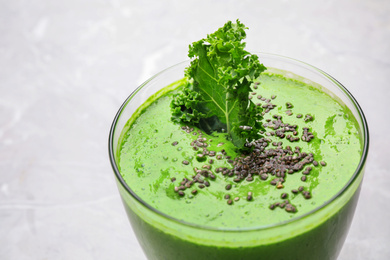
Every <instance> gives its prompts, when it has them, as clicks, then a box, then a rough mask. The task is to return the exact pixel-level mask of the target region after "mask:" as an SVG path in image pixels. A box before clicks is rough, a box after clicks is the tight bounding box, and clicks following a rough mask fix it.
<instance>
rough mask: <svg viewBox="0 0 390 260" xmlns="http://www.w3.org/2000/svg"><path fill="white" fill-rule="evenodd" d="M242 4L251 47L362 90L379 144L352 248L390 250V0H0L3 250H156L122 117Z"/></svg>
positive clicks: (1, 254) (9, 254)
mask: <svg viewBox="0 0 390 260" xmlns="http://www.w3.org/2000/svg"><path fill="white" fill-rule="evenodd" d="M237 18H239V19H240V20H241V21H242V22H243V23H244V24H246V25H247V26H248V27H249V28H250V29H249V30H248V37H247V47H248V49H249V50H250V51H262V52H271V53H277V54H281V55H285V56H290V57H294V58H296V59H299V60H302V61H306V62H308V63H310V64H312V65H314V66H317V67H319V68H321V69H323V70H324V71H326V72H328V73H329V74H331V75H333V76H334V77H335V78H336V79H338V80H339V81H340V82H341V83H342V84H344V85H345V86H346V87H347V88H348V89H349V90H350V91H351V92H352V94H353V95H354V96H355V98H356V99H357V100H358V102H359V103H360V105H361V107H362V108H363V110H364V111H365V114H366V117H367V119H368V122H369V126H370V131H371V146H370V155H369V159H368V161H367V166H366V175H365V179H364V184H363V187H362V191H361V197H360V201H359V204H358V207H357V210H356V215H355V218H354V220H353V223H352V227H351V230H350V233H349V236H348V238H347V241H346V243H345V245H344V248H343V250H342V252H341V255H340V259H345V260H347V259H354V260H358V259H364V260H366V259H389V258H390V246H389V242H390V236H389V234H390V224H389V223H390V221H389V220H390V211H389V201H390V200H389V199H390V173H389V172H388V169H389V167H388V164H387V163H388V162H389V148H388V147H389V146H390V143H389V137H388V133H389V130H388V129H389V127H390V124H389V115H388V107H389V105H388V100H389V98H390V94H389V89H390V88H389V80H390V76H389V75H390V1H389V0H340V1H336V0H334V1H287V0H286V1H280V0H278V1H244V0H240V1H227V0H225V1H200V0H197V1H184V0H169V1H145V0H143V1H141V0H139V1H135V0H132V1H119V0H115V1H114V0H113V1H103V0H100V1H99V0H88V1H81V0H67V1H54V0H53V1H50V0H46V1H44V0H35V1H31V0H9V1H6V0H0V259H18V260H23V259H83V260H87V259H134V260H140V259H145V257H144V255H143V253H142V250H141V249H140V247H139V245H138V243H137V241H136V238H135V237H134V235H133V233H132V230H131V227H130V225H129V223H128V221H127V218H126V215H125V211H124V209H123V208H122V205H121V201H120V198H119V195H118V192H117V188H116V186H115V181H114V176H113V174H112V171H111V167H110V165H109V161H108V153H107V137H108V132H109V128H110V124H111V122H112V119H113V117H114V115H115V113H116V111H117V109H118V108H119V106H120V105H121V103H122V102H123V101H124V100H125V98H126V97H127V96H128V95H129V94H130V93H131V92H132V90H134V89H135V88H136V87H137V86H138V85H139V84H140V83H142V82H143V81H145V80H146V79H147V78H149V77H150V76H152V75H153V74H154V73H157V72H159V71H160V70H162V69H164V68H166V67H168V66H171V65H173V64H176V63H178V62H180V61H182V60H185V59H186V56H187V47H188V44H189V43H191V42H193V41H195V40H198V39H200V38H202V37H204V36H205V35H206V34H207V33H211V32H213V31H214V30H215V29H217V28H219V27H220V26H222V25H223V24H224V23H225V22H226V21H227V20H236V19H237Z"/></svg>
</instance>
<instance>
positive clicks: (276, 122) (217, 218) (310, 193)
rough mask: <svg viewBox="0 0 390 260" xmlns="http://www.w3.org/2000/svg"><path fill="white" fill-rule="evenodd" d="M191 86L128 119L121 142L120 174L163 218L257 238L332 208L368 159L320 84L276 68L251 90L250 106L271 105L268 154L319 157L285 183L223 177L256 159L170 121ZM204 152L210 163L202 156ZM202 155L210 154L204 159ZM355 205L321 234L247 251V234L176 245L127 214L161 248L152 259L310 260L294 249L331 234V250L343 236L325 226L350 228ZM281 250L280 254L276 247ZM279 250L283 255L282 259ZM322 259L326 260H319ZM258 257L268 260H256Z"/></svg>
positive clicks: (172, 89)
mask: <svg viewBox="0 0 390 260" xmlns="http://www.w3.org/2000/svg"><path fill="white" fill-rule="evenodd" d="M305 81H306V82H305ZM184 82H185V80H182V81H179V82H176V83H175V84H173V86H169V87H167V88H166V89H163V90H161V91H160V92H159V93H158V94H156V95H154V96H153V97H152V98H150V99H149V100H147V102H145V103H144V105H143V106H142V107H141V108H140V109H139V110H138V111H137V113H135V114H134V116H133V117H132V118H130V120H129V122H128V124H127V126H126V128H125V130H124V132H123V133H122V139H121V141H120V148H119V153H118V168H119V171H120V172H121V174H122V177H123V179H124V181H125V182H126V183H127V185H128V186H129V188H130V189H131V190H132V191H134V193H135V194H136V195H137V196H138V197H139V198H140V199H141V200H142V201H144V202H145V204H147V205H149V206H150V207H151V208H153V209H154V210H156V211H158V212H160V213H161V214H163V215H166V216H168V218H171V219H173V220H176V221H178V222H181V223H186V224H188V225H189V226H191V227H202V229H209V230H211V231H213V230H214V231H215V230H225V232H227V231H231V232H233V233H234V232H237V231H240V230H249V231H251V230H256V229H258V228H264V227H272V226H275V225H278V224H281V223H287V222H288V221H290V220H293V219H299V218H300V217H302V216H306V215H308V213H310V212H311V211H313V210H315V209H316V208H318V207H319V206H321V205H323V204H324V203H327V202H328V201H329V200H331V199H332V198H333V197H334V196H335V194H337V193H338V192H339V191H340V190H342V188H343V187H344V186H345V185H347V183H348V182H349V181H350V179H351V178H352V175H353V174H354V172H355V170H356V168H357V166H358V163H359V160H360V157H361V154H362V151H361V149H362V143H361V139H360V137H359V128H358V124H357V122H356V119H355V118H354V116H353V115H352V113H351V111H350V110H349V109H348V108H347V107H346V106H345V105H344V104H343V103H341V102H340V101H338V100H337V99H334V98H332V97H331V96H330V95H329V94H328V93H327V92H326V90H324V89H321V86H319V85H316V84H315V83H312V84H310V82H308V81H307V80H305V79H302V80H299V77H296V76H295V77H292V74H291V73H287V72H283V71H279V70H271V69H269V70H268V71H267V72H265V73H263V74H262V75H261V77H260V78H259V79H258V80H257V81H256V82H255V83H254V84H253V86H252V87H253V92H252V93H251V96H252V100H253V101H254V102H255V103H256V104H259V105H261V106H264V108H266V107H267V106H268V107H272V109H269V111H267V110H266V111H267V112H265V113H264V119H263V123H264V127H265V131H263V133H262V134H263V138H262V141H261V142H262V143H264V151H263V152H262V153H265V151H275V150H278V149H279V150H280V149H281V150H283V151H285V152H286V154H287V155H286V156H291V157H294V158H295V160H298V159H299V157H300V156H301V157H302V154H303V155H305V154H307V155H306V156H303V157H304V158H312V159H311V162H308V163H306V164H305V165H304V166H303V167H301V168H300V169H296V170H294V171H291V170H290V171H288V170H286V171H285V174H284V175H282V176H280V175H278V174H277V173H275V174H272V173H268V174H267V178H265V176H264V175H263V174H261V173H259V172H257V173H253V174H252V175H251V176H249V178H248V176H246V178H245V179H242V180H240V181H237V180H235V179H236V178H235V177H237V176H236V175H233V176H229V175H228V174H226V173H225V174H224V169H225V171H226V170H229V169H234V167H235V165H237V162H240V159H239V158H245V157H248V156H247V155H245V157H242V155H241V154H240V153H238V151H237V149H236V148H235V146H234V145H233V144H232V143H231V142H229V140H228V139H227V138H226V134H224V133H205V132H203V131H202V130H200V129H197V128H194V127H188V126H185V125H183V124H178V123H174V122H173V121H172V120H171V111H170V108H169V105H170V102H171V100H172V97H173V95H174V94H175V93H176V92H177V91H178V90H180V88H183V87H184V86H185V85H184ZM270 104H271V105H272V106H271V105H270ZM281 124H282V125H281ZM294 126H295V127H294ZM283 127H284V128H288V127H291V131H286V132H285V136H284V137H281V136H280V135H279V136H278V133H276V131H277V130H280V129H281V128H283ZM304 136H305V137H304ZM310 138H311V139H310ZM305 139H310V140H309V141H307V140H305ZM265 143H266V145H265ZM196 144H198V145H196ZM296 147H299V149H298V150H297V149H296ZM204 148H205V149H204ZM205 150H206V151H208V153H209V154H208V155H207V154H206V155H204V153H203V151H205ZM200 151H202V153H201V152H200ZM289 151H290V152H289ZM210 152H211V154H210ZM199 154H202V155H203V156H202V157H199ZM303 157H302V158H303ZM237 158H238V159H237ZM270 158H271V157H269V158H268V159H270ZM297 158H298V159H297ZM287 159H288V158H287ZM290 163H292V162H291V161H290ZM308 169H310V170H308ZM202 171H203V173H206V172H207V174H206V176H203V175H202V176H201V178H200V180H201V181H193V183H192V184H191V185H190V183H191V180H194V176H195V177H196V176H198V177H199V174H200V173H202ZM195 179H197V178H195ZM281 179H283V180H282V181H280V180H281ZM275 180H276V182H275ZM272 182H274V183H272ZM186 184H187V185H186ZM185 185H186V186H185ZM183 186H184V188H183ZM180 187H182V188H183V189H180ZM178 188H179V189H178ZM249 196H250V197H249ZM354 203H355V198H354V197H352V199H351V200H349V201H347V202H346V205H344V207H343V208H342V209H341V210H340V209H337V210H338V211H339V212H331V213H330V214H329V219H320V220H318V222H317V223H315V226H316V225H317V226H316V227H312V226H310V225H309V227H310V228H309V230H305V228H308V227H305V225H303V226H302V229H301V230H299V231H298V234H294V232H287V233H288V235H286V234H285V235H282V237H277V238H273V239H274V240H275V241H277V242H275V241H272V239H270V238H269V239H267V240H268V241H267V242H266V243H265V244H264V243H260V245H261V246H259V241H261V240H262V239H261V235H260V236H255V238H254V240H253V238H251V239H252V240H251V239H249V240H247V241H246V240H245V239H244V241H245V243H244V245H243V244H242V243H241V240H242V238H239V237H240V236H241V234H239V233H238V234H236V235H234V236H236V238H235V239H234V240H233V241H229V240H228V239H227V240H226V241H223V240H222V241H220V243H219V245H215V244H213V243H214V242H211V241H209V242H207V239H206V238H203V239H206V240H203V241H199V240H197V239H194V237H195V238H196V231H191V232H190V234H189V238H185V239H184V237H183V240H181V238H180V234H178V236H177V237H175V236H174V235H173V236H172V234H168V233H169V232H167V233H164V231H162V230H161V229H160V227H155V226H153V223H147V224H146V223H143V224H140V222H142V218H143V217H142V216H138V215H137V214H134V212H132V211H130V209H129V215H130V218H132V219H133V221H134V222H138V223H139V224H137V225H135V226H138V225H141V226H144V227H147V228H146V229H144V230H142V231H140V232H141V233H142V235H141V236H147V237H149V238H148V239H149V240H153V244H154V246H153V249H151V248H149V249H145V250H146V252H147V251H149V252H151V251H153V253H151V254H149V257H150V258H151V259H154V258H155V259H173V258H170V257H168V256H169V255H170V254H171V253H173V252H172V251H176V250H175V248H177V252H176V253H175V254H177V255H178V259H203V258H202V256H204V253H205V252H207V254H208V255H210V256H213V257H212V258H205V259H215V258H217V259H248V257H254V258H253V259H295V258H293V257H294V256H296V257H301V258H300V259H306V258H304V254H302V253H300V254H296V252H297V251H299V252H301V251H300V250H297V249H296V248H295V247H296V246H297V244H302V243H305V241H310V240H311V243H312V242H313V241H315V240H318V241H319V242H321V241H322V242H323V241H324V234H326V236H330V237H327V238H325V240H326V241H327V242H326V243H328V244H329V243H330V244H331V243H332V241H329V239H330V238H331V236H332V235H337V232H341V230H338V231H334V232H336V233H334V234H331V235H329V234H328V232H327V231H328V230H327V229H328V228H329V227H328V226H327V225H335V223H334V221H336V222H340V221H341V220H343V221H347V220H348V219H349V218H348V217H347V218H346V217H343V218H342V217H340V215H343V214H346V215H349V214H350V210H349V207H352V206H350V205H354ZM283 204H284V205H283ZM288 206H290V209H289V208H288ZM324 223H325V224H324ZM329 223H332V224H329ZM338 224H340V223H338ZM345 226H348V225H347V224H345ZM135 229H136V230H137V227H136V228H135ZM285 229H286V230H288V227H285ZM342 229H343V228H342ZM183 230H184V229H183ZM295 233H297V232H295ZM183 234H185V232H184V231H183ZM192 235H193V236H194V237H193V238H191V236H192ZM225 235H226V234H225ZM244 236H247V237H251V235H248V234H244ZM167 237H168V238H167ZM227 237H228V236H226V238H227ZM187 239H188V240H187ZM337 241H338V240H337ZM322 242H321V243H322ZM168 245H169V246H168ZM314 245H315V248H316V249H315V250H314V251H313V249H314V248H311V247H310V245H305V246H307V247H308V249H307V252H309V253H310V254H309V255H308V257H309V256H310V257H311V258H310V257H309V258H307V259H329V258H328V257H331V256H327V255H324V251H323V250H321V248H325V249H326V246H328V245H326V246H325V245H322V246H320V245H318V244H317V243H314ZM280 246H281V247H282V248H279V249H278V247H280ZM192 250H194V251H192ZM278 250H283V252H284V253H280V254H279V253H275V252H279V251H278ZM315 251H317V253H318V254H319V255H318V257H314V256H315V254H316V252H315ZM199 252H201V254H200V255H198V254H197V253H199ZM286 252H290V253H286ZM257 254H262V255H263V256H261V257H260V256H257V257H256V255H257ZM269 254H270V255H269ZM329 254H333V253H329ZM271 255H272V256H271ZM179 256H180V257H179ZM265 256H267V257H265ZM192 257H193V258H192ZM199 257H200V258H199ZM313 257H314V258H313ZM249 259H252V258H249Z"/></svg>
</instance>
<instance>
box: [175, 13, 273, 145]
mask: <svg viewBox="0 0 390 260" xmlns="http://www.w3.org/2000/svg"><path fill="white" fill-rule="evenodd" d="M245 29H247V28H246V27H245V25H244V24H242V23H241V22H240V21H239V20H237V22H236V23H232V22H231V21H229V22H227V23H226V24H225V25H224V26H223V27H221V28H219V29H218V30H217V31H216V32H214V33H212V34H209V35H207V38H206V39H202V40H200V41H197V42H194V43H192V45H190V47H189V54H188V56H189V57H190V58H192V61H191V64H190V66H189V67H187V68H186V71H185V74H186V76H187V78H188V79H189V84H188V85H187V86H186V87H185V88H184V89H183V91H182V92H181V93H178V94H177V95H176V96H175V97H174V99H173V101H172V103H171V108H172V111H173V115H172V120H174V121H176V122H183V123H189V124H193V125H197V126H199V127H200V128H201V129H202V130H204V131H207V132H213V131H219V132H221V131H226V132H227V134H228V135H229V136H230V138H231V140H232V142H233V143H234V145H235V146H236V147H238V148H239V149H243V148H244V145H245V143H246V142H247V141H252V140H253V139H258V138H259V137H260V136H259V131H260V130H263V128H262V125H261V122H260V120H261V119H262V116H261V112H262V109H261V107H259V106H256V105H255V104H254V103H253V102H252V101H251V100H250V99H249V98H248V97H249V95H250V92H251V85H252V84H253V82H254V80H255V79H256V78H258V77H259V76H260V74H261V72H263V71H264V70H265V69H266V68H265V67H264V66H263V65H262V64H260V62H259V60H258V56H257V55H254V54H251V53H249V52H247V51H245V50H244V48H245V42H243V39H245V37H246V33H245Z"/></svg>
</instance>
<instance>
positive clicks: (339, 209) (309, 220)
mask: <svg viewBox="0 0 390 260" xmlns="http://www.w3.org/2000/svg"><path fill="white" fill-rule="evenodd" d="M258 56H259V59H260V61H261V62H262V63H263V64H264V65H265V66H266V67H267V68H268V70H272V68H277V69H281V70H285V71H289V72H292V73H293V74H291V76H293V75H294V74H295V75H299V76H300V77H302V78H300V79H301V80H309V81H311V82H312V83H313V82H315V83H317V84H318V85H320V86H319V87H321V86H322V87H324V88H325V89H327V91H326V92H327V93H328V94H330V95H331V96H332V98H334V99H339V100H341V101H342V102H343V103H344V104H345V105H346V106H347V107H348V108H349V109H350V110H351V112H352V113H353V115H354V116H355V118H356V120H357V122H358V125H359V134H360V138H361V140H362V147H361V150H362V155H361V158H360V162H359V164H358V167H357V168H356V171H355V173H354V174H353V176H352V178H351V179H350V180H349V182H348V183H347V184H346V185H345V186H344V188H343V189H341V190H340V191H339V192H338V193H337V194H335V195H334V196H333V197H332V198H331V199H330V200H329V201H327V202H326V203H324V204H323V205H320V206H319V207H317V208H316V209H314V210H312V211H311V212H308V213H307V214H305V215H303V216H299V217H295V218H292V219H290V220H288V221H285V222H282V223H275V224H272V225H268V226H261V227H256V228H248V229H240V230H237V229H221V228H214V229H213V228H209V227H202V226H197V225H194V224H191V223H186V222H185V221H180V220H178V219H175V218H174V217H172V216H168V215H166V214H164V213H162V212H159V211H158V210H156V209H154V208H153V207H151V206H150V205H148V204H147V203H145V202H144V201H143V200H142V199H141V198H140V197H138V196H137V194H135V193H134V192H133V191H132V190H131V189H130V188H129V187H128V186H127V184H126V183H125V181H124V180H123V178H122V176H121V173H120V172H119V171H118V167H117V165H116V158H117V152H118V151H117V149H118V144H119V143H118V142H119V141H120V140H121V134H123V132H125V131H124V129H125V130H126V129H127V128H128V127H129V125H128V120H129V118H130V117H131V116H132V115H133V114H134V113H137V109H138V108H139V107H140V106H141V105H142V104H143V103H144V102H145V101H146V100H147V99H148V98H149V97H150V96H151V95H156V94H155V93H157V92H158V91H159V90H160V89H162V88H164V87H166V86H168V85H171V84H172V83H173V82H176V81H178V80H180V79H182V78H183V76H184V68H185V67H187V66H188V65H189V61H185V62H182V63H179V64H177V65H175V66H173V67H170V68H168V69H166V70H164V71H162V72H160V73H158V74H157V75H155V76H154V77H152V78H150V79H149V80H148V81H146V82H145V83H143V84H142V85H141V86H140V87H138V88H137V89H136V90H135V91H134V92H133V93H132V94H131V95H130V96H129V97H128V98H127V99H126V101H125V102H124V104H123V105H122V106H121V108H120V109H119V111H118V113H117V115H116V116H115V119H114V121H113V124H112V127H111V131H110V135H109V156H110V161H111V165H112V168H113V170H114V173H115V176H116V180H117V185H118V188H119V192H120V195H121V198H122V201H123V204H124V207H125V209H126V212H127V215H128V217H129V220H130V222H131V225H132V227H133V230H134V232H135V234H136V236H137V239H138V241H139V243H140V245H141V247H142V248H143V250H144V252H145V254H146V256H147V257H148V259H186V260H187V259H268V260H270V259H336V258H337V256H338V254H339V252H340V250H341V248H342V245H343V243H344V240H345V238H346V236H347V233H348V229H349V227H350V224H351V222H352V218H353V215H354V211H355V207H356V204H357V201H358V197H359V191H360V186H361V182H362V179H363V174H364V165H365V161H366V158H367V153H368V144H369V136H368V126H367V122H366V119H365V117H364V114H363V112H362V110H361V108H360V106H359V104H358V103H357V102H356V100H355V99H354V97H353V96H352V95H351V94H350V93H349V91H348V90H347V89H346V88H345V87H343V86H342V85H341V84H340V83H339V82H338V81H337V80H336V79H334V78H333V77H332V76H330V75H328V74H327V73H325V72H323V71H321V70H319V69H317V68H315V67H313V66H311V65H309V64H306V63H304V62H301V61H298V60H294V59H291V58H287V57H283V56H278V55H274V54H266V53H258ZM287 76H288V75H287ZM315 83H314V84H315ZM172 87H174V85H172ZM129 258H130V256H129Z"/></svg>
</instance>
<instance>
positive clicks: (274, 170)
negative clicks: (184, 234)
mask: <svg viewBox="0 0 390 260" xmlns="http://www.w3.org/2000/svg"><path fill="white" fill-rule="evenodd" d="M255 88H257V84H255ZM253 95H256V93H255V92H253V93H251V96H250V97H249V99H251V98H252V96H253ZM257 98H258V99H260V100H261V101H264V102H265V104H264V105H262V107H263V108H265V110H264V111H263V115H264V114H265V113H268V112H269V111H270V110H272V109H273V108H275V107H276V105H274V104H272V103H271V102H270V101H271V99H272V100H273V99H275V98H276V96H275V95H273V96H272V97H271V99H266V98H264V97H262V96H261V95H258V96H257ZM257 105H259V106H260V105H261V103H258V104H257ZM286 108H287V109H288V110H287V111H286V114H287V116H291V115H292V114H293V113H292V111H291V109H292V108H293V105H292V104H291V103H290V102H287V103H286ZM296 117H297V118H303V115H301V114H298V115H297V116H296ZM273 119H274V120H271V119H267V120H266V122H265V123H264V124H263V126H264V128H266V129H269V130H268V131H266V132H261V134H263V135H264V136H265V137H262V138H260V139H258V140H254V141H251V142H247V143H246V145H245V146H246V147H247V148H248V150H250V152H246V153H243V154H241V155H240V156H237V157H236V158H231V156H229V155H228V154H227V153H226V151H225V150H224V149H222V150H221V151H220V152H217V151H213V150H210V149H209V148H208V147H209V143H208V142H211V141H212V140H211V139H207V138H206V137H204V136H203V134H202V132H201V131H200V130H197V131H195V130H194V128H192V127H190V126H183V127H182V130H183V131H185V132H186V133H188V134H192V135H194V136H197V138H196V139H194V140H193V141H192V142H191V143H190V145H191V146H192V148H193V150H194V152H195V153H196V156H195V158H196V160H197V161H199V162H205V164H204V165H203V166H202V168H201V169H198V168H197V167H195V168H194V169H193V170H194V174H193V175H192V177H191V178H184V179H183V180H182V181H181V182H180V185H179V186H175V187H174V191H175V192H177V193H178V195H179V196H184V195H185V191H186V190H187V189H190V190H191V194H192V195H196V194H197V193H198V189H204V188H207V187H209V186H210V185H211V181H213V180H215V179H216V178H217V176H218V175H220V176H221V177H222V176H223V177H224V179H227V180H229V179H230V180H231V181H230V182H228V183H227V184H226V186H225V190H226V191H227V192H228V191H230V190H231V189H234V186H233V185H232V184H234V183H240V182H252V181H254V180H255V179H256V178H257V179H259V180H260V181H264V182H267V181H268V182H269V184H270V185H272V186H274V187H275V188H276V189H280V190H283V189H284V188H285V186H284V183H285V182H286V179H287V178H288V175H292V174H295V173H297V172H300V171H302V172H301V173H302V176H301V181H302V182H305V181H306V180H307V176H309V175H310V172H311V171H312V169H313V167H312V166H314V167H317V166H318V165H321V166H325V165H326V163H325V162H324V161H321V162H320V163H318V162H317V161H315V160H314V155H313V154H312V153H306V152H303V151H301V148H300V147H299V146H295V147H294V148H292V147H291V146H290V145H287V146H285V147H283V143H282V142H275V141H273V142H272V141H271V139H270V137H271V136H273V137H278V138H280V139H286V140H288V141H290V142H291V143H294V142H297V141H299V140H302V141H304V142H310V141H311V140H312V139H314V138H315V136H314V134H313V133H312V132H310V131H309V130H310V129H309V128H308V127H303V128H302V134H301V136H300V137H299V136H298V135H299V133H298V126H297V125H290V124H288V123H284V122H283V120H282V116H280V115H273ZM303 120H304V121H305V122H307V121H312V120H314V118H313V117H312V116H311V115H309V114H307V115H306V116H305V117H304V118H303ZM246 127H247V126H240V129H242V130H244V131H245V130H246ZM177 144H178V142H176V141H175V142H173V143H172V145H177ZM221 146H223V143H220V144H218V145H217V147H221ZM222 159H224V160H226V161H227V162H228V163H229V164H230V165H231V166H230V167H217V168H214V169H213V167H212V165H213V163H214V160H222ZM182 163H183V164H184V165H189V164H190V162H189V161H187V160H184V161H182ZM226 177H227V178H226ZM174 181H176V179H172V182H174ZM290 192H291V194H299V193H300V194H302V195H303V197H304V198H305V199H311V198H312V195H311V193H310V192H309V191H305V189H304V187H303V186H300V187H299V188H298V189H293V190H291V191H290ZM280 197H281V199H282V201H279V202H275V203H273V204H271V205H269V208H270V209H271V210H274V209H275V208H276V207H279V208H282V209H285V211H286V212H289V213H294V212H297V209H296V206H294V205H292V204H291V202H290V201H289V200H288V197H289V195H288V193H287V192H283V193H281V195H280ZM224 199H225V200H227V204H228V205H232V204H233V203H234V202H238V201H239V200H240V198H239V197H235V198H231V197H230V195H229V194H228V193H226V194H225V195H224ZM253 199H254V194H253V193H252V192H248V194H247V196H246V200H247V201H251V200H253Z"/></svg>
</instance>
